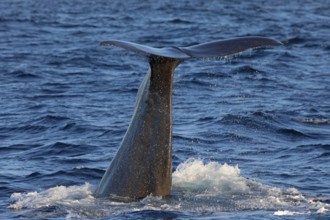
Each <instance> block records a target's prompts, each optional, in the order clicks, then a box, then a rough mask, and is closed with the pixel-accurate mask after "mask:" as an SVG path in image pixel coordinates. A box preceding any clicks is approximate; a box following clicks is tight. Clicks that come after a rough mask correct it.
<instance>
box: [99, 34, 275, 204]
mask: <svg viewBox="0 0 330 220" xmlns="http://www.w3.org/2000/svg"><path fill="white" fill-rule="evenodd" d="M101 45H103V46H109V45H113V46H117V47H121V48H124V49H127V50H131V51H134V52H137V53H140V54H143V55H145V56H147V57H149V66H150V67H149V71H148V73H147V74H146V76H145V78H144V80H143V82H142V84H141V86H140V89H139V91H138V96H137V101H136V107H135V110H134V113H133V116H132V120H131V123H130V125H129V127H128V129H127V132H126V134H125V136H124V138H123V140H122V143H121V145H120V148H119V150H118V152H117V154H116V156H115V157H114V158H113V160H112V162H111V163H110V165H109V167H108V169H107V171H106V172H105V174H104V175H103V177H102V180H101V182H100V184H99V186H98V188H97V190H96V192H95V195H96V196H99V197H109V198H112V199H115V200H122V201H129V200H131V199H132V200H134V199H139V198H144V197H146V196H148V195H150V194H152V195H154V196H167V195H169V194H170V190H171V185H172V172H171V171H172V88H173V75H174V70H175V68H176V66H177V65H178V64H179V63H180V62H182V61H184V60H186V59H189V58H210V57H224V56H229V55H233V54H236V53H239V52H242V51H244V50H247V49H251V48H257V47H264V46H277V45H281V43H280V42H278V41H275V40H272V39H268V38H262V37H245V38H236V39H231V40H223V41H213V42H209V43H204V44H198V45H195V46H190V47H166V48H152V47H148V46H145V45H140V44H136V43H131V42H125V41H117V40H111V41H105V42H102V43H101Z"/></svg>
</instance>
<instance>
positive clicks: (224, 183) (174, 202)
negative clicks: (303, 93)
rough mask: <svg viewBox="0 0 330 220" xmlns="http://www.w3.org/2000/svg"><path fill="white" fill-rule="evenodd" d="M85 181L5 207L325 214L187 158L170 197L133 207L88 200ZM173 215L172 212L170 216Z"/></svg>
mask: <svg viewBox="0 0 330 220" xmlns="http://www.w3.org/2000/svg"><path fill="white" fill-rule="evenodd" d="M95 188H96V186H95V185H92V184H90V183H87V182H86V183H85V184H83V185H73V186H55V187H52V188H49V189H46V190H44V191H40V192H27V193H13V194H12V195H11V197H10V200H11V204H10V205H9V206H8V208H9V209H13V210H16V211H17V212H18V213H19V215H20V216H21V217H22V216H25V217H26V216H36V215H37V216H39V217H42V216H43V215H47V217H49V216H53V217H54V216H57V217H58V216H66V218H82V217H89V218H98V217H110V216H112V217H115V216H130V215H133V216H136V215H135V214H133V213H135V212H141V213H144V212H149V211H152V212H153V213H154V214H155V215H157V213H159V212H161V213H162V214H164V213H167V214H169V213H170V214H169V215H175V214H173V213H177V212H183V213H195V214H197V215H198V214H199V213H203V214H205V213H219V212H237V211H252V210H264V211H271V212H272V213H273V214H274V215H296V214H299V215H302V214H313V213H328V212H329V209H330V204H329V203H327V202H326V200H324V201H325V202H324V201H323V200H322V199H317V198H312V197H309V196H306V195H303V194H302V193H301V192H299V191H298V190H297V189H295V188H289V189H280V188H277V187H273V186H269V185H265V184H262V183H259V182H257V181H255V180H252V179H249V178H246V177H244V176H242V175H241V174H240V169H239V168H238V166H231V165H228V164H220V163H218V162H208V163H205V162H204V161H203V160H201V159H188V160H187V161H185V162H183V163H181V164H180V165H179V166H178V167H177V169H176V170H175V171H174V172H173V188H172V193H171V196H169V197H168V198H165V199H162V198H160V197H154V196H148V197H146V198H144V199H142V200H140V201H137V202H132V203H121V202H113V201H110V200H107V199H99V198H95V197H94V196H93V192H94V190H95ZM171 213H172V214H171ZM154 214H153V215H154Z"/></svg>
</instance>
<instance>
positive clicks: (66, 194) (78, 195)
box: [8, 183, 95, 209]
mask: <svg viewBox="0 0 330 220" xmlns="http://www.w3.org/2000/svg"><path fill="white" fill-rule="evenodd" d="M92 194H93V186H92V185H91V184H89V183H85V184H84V185H82V186H69V187H65V186H56V187H52V188H49V189H47V190H45V191H41V192H28V193H13V194H12V195H11V197H10V200H11V201H12V202H14V203H13V204H11V205H9V206H8V208H11V209H22V208H32V209H36V208H43V207H50V206H56V205H76V206H77V205H86V204H92V203H94V200H95V198H94V197H93V195H92Z"/></svg>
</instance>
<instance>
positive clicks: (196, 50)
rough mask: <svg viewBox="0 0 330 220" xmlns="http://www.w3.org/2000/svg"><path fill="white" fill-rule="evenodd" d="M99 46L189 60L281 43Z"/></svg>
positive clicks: (108, 43) (236, 41)
mask: <svg viewBox="0 0 330 220" xmlns="http://www.w3.org/2000/svg"><path fill="white" fill-rule="evenodd" d="M100 45H101V46H116V47H120V48H123V49H126V50H130V51H134V52H136V53H139V54H142V55H145V56H147V57H153V56H159V57H166V58H172V59H179V60H186V59H189V58H212V57H225V56H230V55H234V54H237V53H240V52H242V51H244V50H247V49H254V48H258V47H267V46H280V45H282V43H281V42H279V41H276V40H273V39H270V38H265V37H241V38H234V39H229V40H217V41H211V42H208V43H203V44H198V45H193V46H189V47H165V48H153V47H149V46H145V45H141V44H136V43H132V42H127V41H119V40H110V41H103V42H101V43H100Z"/></svg>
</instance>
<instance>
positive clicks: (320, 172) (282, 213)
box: [0, 0, 330, 219]
mask: <svg viewBox="0 0 330 220" xmlns="http://www.w3.org/2000/svg"><path fill="white" fill-rule="evenodd" d="M254 35H257V36H263V37H271V38H273V39H276V40H279V41H281V42H283V43H284V46H281V47H274V48H264V49H256V50H249V51H246V52H243V53H241V54H239V55H237V56H231V57H226V58H222V59H220V58H217V59H202V60H198V59H192V60H188V61H186V62H184V63H182V64H180V66H179V67H178V68H177V69H176V72H175V79H174V92H173V187H172V193H171V195H170V197H168V198H166V199H162V198H158V197H152V196H148V197H147V198H145V199H143V200H141V201H136V202H132V203H119V202H113V201H110V200H106V199H98V198H95V197H93V191H94V190H95V188H96V187H97V185H98V183H99V181H100V179H101V177H102V175H103V173H104V172H105V169H106V168H107V167H108V165H109V163H110V161H111V159H112V158H113V157H114V155H115V153H116V151H117V150H118V147H119V145H120V142H121V140H122V138H123V135H124V134H125V131H126V129H127V127H128V125H129V122H130V118H131V116H132V113H133V109H134V102H135V97H136V93H137V90H138V87H139V84H140V83H141V81H142V79H143V77H144V75H145V73H146V71H147V69H148V63H147V59H146V58H144V57H142V56H139V55H136V54H134V53H132V52H128V51H124V50H121V49H118V48H111V47H101V46H99V43H100V42H101V41H105V40H110V39H117V40H126V41H132V42H136V43H140V44H146V45H149V46H153V47H165V46H189V45H193V44H197V43H203V42H208V41H212V40H219V39H227V38H234V37H244V36H254ZM329 36H330V1H329V0H319V1H307V0H302V1H298V0H293V1H287V0H285V1H284V0H279V1H257V0H254V1H235V0H234V1H232V0H231V1H220V0H219V1H215V0H214V1H180V0H178V1H169V0H158V1H137V0H127V1H117V0H112V1H106V0H95V1H83V0H80V1H69V0H57V1H50V0H34V1H28V0H1V1H0V106H1V107H0V168H1V169H0V219H16V218H17V219H329V218H330V38H329Z"/></svg>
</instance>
